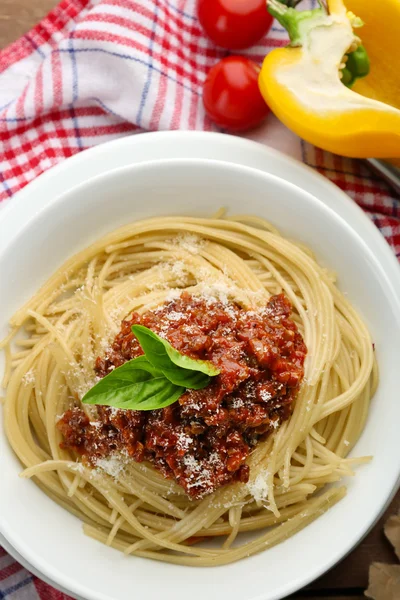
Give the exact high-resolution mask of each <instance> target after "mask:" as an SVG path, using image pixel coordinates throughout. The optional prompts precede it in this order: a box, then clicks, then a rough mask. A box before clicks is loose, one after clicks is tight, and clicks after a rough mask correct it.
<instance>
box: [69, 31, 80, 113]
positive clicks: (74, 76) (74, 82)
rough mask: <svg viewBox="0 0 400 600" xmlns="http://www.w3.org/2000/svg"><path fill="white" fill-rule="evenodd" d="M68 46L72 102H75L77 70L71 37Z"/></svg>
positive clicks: (76, 98) (76, 95)
mask: <svg viewBox="0 0 400 600" xmlns="http://www.w3.org/2000/svg"><path fill="white" fill-rule="evenodd" d="M68 46H69V48H68V49H69V55H70V57H71V66H72V102H76V101H77V100H78V69H77V65H76V56H75V49H74V45H73V41H72V37H71V38H70V39H69V43H68Z"/></svg>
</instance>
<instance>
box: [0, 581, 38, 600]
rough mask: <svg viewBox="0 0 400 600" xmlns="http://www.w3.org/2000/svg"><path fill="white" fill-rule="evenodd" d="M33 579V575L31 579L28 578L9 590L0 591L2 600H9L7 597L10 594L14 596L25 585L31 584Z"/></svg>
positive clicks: (0, 599)
mask: <svg viewBox="0 0 400 600" xmlns="http://www.w3.org/2000/svg"><path fill="white" fill-rule="evenodd" d="M32 579H33V578H32V575H29V577H26V578H25V579H23V580H22V581H20V582H19V583H16V584H14V585H11V586H10V587H9V588H5V589H4V590H0V600H7V596H8V595H9V594H13V593H14V592H17V591H18V590H20V589H21V588H23V587H24V586H25V585H28V583H31V581H32Z"/></svg>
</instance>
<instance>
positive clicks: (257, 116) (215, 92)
mask: <svg viewBox="0 0 400 600" xmlns="http://www.w3.org/2000/svg"><path fill="white" fill-rule="evenodd" d="M259 72H260V67H259V66H258V65H257V64H256V63H255V62H253V61H252V60H250V59H249V58H244V57H243V56H228V57H227V58H223V59H222V60H220V61H219V62H218V63H217V64H216V65H214V66H213V67H212V68H211V69H210V71H209V73H208V75H207V78H206V80H205V82H204V88H203V103H204V108H205V109H206V113H207V114H208V116H209V117H210V119H211V120H212V121H214V123H216V124H217V125H218V126H219V127H222V128H224V129H229V130H231V131H244V130H246V129H251V128H252V127H255V126H256V125H258V124H259V123H261V121H262V120H263V119H264V118H265V117H266V116H267V114H268V112H269V108H268V106H267V105H266V104H265V100H264V99H263V97H262V96H261V92H260V90H259V88H258V74H259Z"/></svg>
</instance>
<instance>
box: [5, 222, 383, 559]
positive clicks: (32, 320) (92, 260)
mask: <svg viewBox="0 0 400 600" xmlns="http://www.w3.org/2000/svg"><path fill="white" fill-rule="evenodd" d="M183 292H185V293H188V294H190V295H191V297H193V298H201V299H206V300H207V301H213V302H217V303H220V304H222V305H229V304H232V303H233V304H234V305H235V306H238V307H241V308H242V309H244V310H246V311H255V312H257V311H259V310H261V309H262V307H265V306H266V305H267V304H268V301H269V300H270V298H271V297H272V296H274V295H277V294H281V293H283V294H284V295H285V296H286V297H287V298H288V299H289V301H290V303H291V304H292V306H293V315H292V319H293V321H294V322H295V323H296V326H297V329H298V331H299V332H300V334H301V335H302V336H303V339H304V342H305V344H306V346H307V349H308V353H307V357H306V361H305V364H304V380H303V383H302V385H301V387H300V391H299V393H298V395H297V398H296V400H295V402H294V406H293V410H292V414H291V416H290V417H289V419H288V420H286V421H284V422H282V423H280V424H279V427H278V428H276V430H275V431H274V432H273V433H272V434H270V435H268V436H267V437H266V439H262V438H260V440H259V441H258V442H257V443H256V444H255V445H254V447H253V448H252V449H251V452H250V453H249V456H248V458H247V460H246V468H247V467H248V481H247V482H245V483H244V482H243V480H242V481H233V482H232V483H229V484H228V485H224V486H223V487H220V488H219V489H215V490H214V491H212V493H210V494H207V495H205V496H204V497H202V496H200V495H199V497H198V498H195V499H193V498H190V497H189V495H187V494H186V493H185V490H184V489H183V487H181V486H180V485H178V484H177V483H176V481H174V480H171V478H166V477H164V476H163V475H162V474H161V473H160V472H159V471H158V470H156V469H155V468H154V467H153V466H152V465H151V464H150V463H148V462H135V461H134V460H129V459H127V458H126V456H125V457H124V456H118V455H110V456H108V457H107V456H105V457H102V458H101V459H99V460H98V461H97V463H96V464H95V465H93V464H89V463H87V462H85V461H82V460H81V459H80V458H79V456H77V455H76V454H75V453H74V452H73V451H72V450H71V449H66V448H65V446H64V448H62V447H60V444H62V441H63V438H62V435H61V432H60V428H59V427H57V422H58V421H60V419H61V418H62V417H63V415H64V414H65V413H66V411H68V410H70V409H72V408H73V407H79V408H80V409H83V410H84V411H85V413H86V415H87V417H88V419H89V420H90V421H92V422H95V421H96V418H97V408H96V407H95V406H88V405H80V399H81V398H82V397H83V395H84V394H85V393H86V391H87V390H88V389H89V388H90V387H92V386H93V384H94V383H95V381H96V372H95V364H96V359H97V357H99V356H105V355H107V352H108V351H109V349H110V346H111V345H112V343H113V340H114V338H115V336H116V334H117V333H118V331H119V324H120V322H121V320H122V319H125V318H127V317H128V316H129V315H130V314H131V313H132V312H133V311H135V312H136V313H138V314H139V315H145V314H146V313H148V312H149V311H156V310H157V309H159V307H160V306H165V305H166V304H168V303H169V302H173V301H176V299H177V298H179V297H180V296H181V294H182V293H183ZM0 347H3V348H4V349H5V354H6V369H5V377H4V386H5V388H6V400H5V406H4V412H5V430H6V435H7V437H8V440H9V442H10V444H11V446H12V448H13V450H14V452H15V453H16V455H17V456H18V458H19V460H20V461H21V463H22V464H23V465H24V467H25V471H24V472H23V474H22V476H24V477H34V479H35V482H36V483H37V485H38V486H39V487H40V488H41V489H42V490H43V491H44V492H45V493H46V494H47V495H48V496H50V497H51V498H52V499H53V500H54V501H56V502H58V503H59V504H60V505H61V506H63V507H64V508H66V509H67V510H69V511H70V512H72V513H73V514H75V515H76V516H78V517H79V518H80V519H81V520H82V521H83V522H84V525H83V527H84V531H85V533H87V534H88V535H90V536H92V537H94V538H95V539H98V540H100V541H102V542H104V543H106V544H109V545H111V546H113V547H115V548H117V549H119V550H121V551H123V552H126V553H128V554H134V555H138V556H142V557H148V558H153V559H157V560H162V561H167V562H172V563H176V564H182V565H197V566H214V565H220V564H226V563H230V562H233V561H236V560H239V559H241V558H243V557H246V556H249V555H251V554H254V553H256V552H259V551H261V550H263V549H265V548H268V547H271V546H273V545H275V544H277V543H279V542H281V541H282V540H284V539H286V538H287V537H289V536H291V535H293V534H294V533H295V532H297V531H299V530H300V529H302V528H303V527H304V526H305V525H307V524H308V523H310V522H311V521H312V520H314V519H315V518H316V517H317V516H319V515H320V514H321V513H322V512H324V511H325V510H327V509H328V508H329V507H330V506H332V505H333V504H335V503H336V502H337V501H338V500H340V499H341V498H342V497H343V496H344V494H345V487H344V486H343V485H339V486H333V485H330V484H332V483H334V482H338V481H340V480H341V479H342V478H343V477H345V476H348V475H352V474H353V471H352V466H353V464H355V463H360V462H364V461H366V460H368V458H360V459H355V458H346V456H347V454H348V452H349V451H350V450H351V449H352V447H353V446H354V444H355V443H356V441H357V439H358V437H359V435H360V434H361V432H362V430H363V427H364V424H365V421H366V418H367V415H368V408H369V403H370V399H371V397H372V396H373V394H374V391H375V388H376V385H377V380H378V377H377V367H376V362H375V359H374V351H373V345H372V342H371V339H370V336H369V333H368V331H367V329H366V327H365V325H364V324H363V322H362V320H361V319H360V317H359V316H358V315H357V313H356V311H355V310H354V309H353V307H352V306H351V305H350V304H349V302H348V301H347V300H346V299H345V298H344V296H343V295H342V294H341V293H340V291H339V290H338V289H337V287H336V285H335V277H334V275H333V274H332V273H331V272H329V271H328V270H326V269H324V268H322V267H321V266H319V265H318V263H317V262H316V261H315V259H314V257H313V255H312V253H311V252H310V251H309V250H308V249H307V248H305V247H303V246H302V245H299V244H296V243H294V242H292V241H289V240H287V239H285V238H284V237H282V236H281V235H280V234H279V232H277V231H276V229H274V228H273V227H272V226H271V225H270V224H269V223H267V222H266V221H264V220H262V219H259V218H256V217H250V216H238V217H230V218H225V217H224V215H223V214H222V213H221V214H219V215H217V216H216V217H215V218H213V219H200V218H189V217H165V218H154V219H148V220H146V221H141V222H137V223H134V224H132V225H128V226H126V227H123V228H121V229H119V230H118V231H115V232H113V233H111V234H109V235H107V236H106V237H104V238H103V239H101V240H99V241H98V242H96V243H95V244H93V245H92V246H90V247H89V248H87V249H86V250H84V251H82V252H80V253H79V254H78V255H76V256H74V257H73V258H71V259H70V260H69V261H68V262H67V263H65V264H64V265H63V266H62V267H61V269H60V270H59V271H57V273H55V274H54V275H53V276H52V277H51V278H50V280H49V281H48V282H47V283H46V284H45V285H44V286H43V287H42V288H41V290H39V292H38V293H37V294H36V295H35V296H34V297H33V298H32V299H31V300H30V301H29V302H28V303H27V304H26V305H25V306H24V307H22V308H21V309H20V310H18V311H17V313H16V314H15V315H14V316H13V318H12V319H11V332H10V334H9V336H8V337H7V338H6V339H5V340H4V341H3V342H2V343H1V345H0ZM278 525H279V526H278ZM252 531H257V532H258V535H257V537H253V536H251V538H250V539H249V538H248V536H245V535H242V534H244V533H245V532H252ZM212 538H216V540H217V541H218V540H221V543H220V544H215V543H214V544H212V545H209V544H197V543H196V542H201V541H204V540H210V539H212Z"/></svg>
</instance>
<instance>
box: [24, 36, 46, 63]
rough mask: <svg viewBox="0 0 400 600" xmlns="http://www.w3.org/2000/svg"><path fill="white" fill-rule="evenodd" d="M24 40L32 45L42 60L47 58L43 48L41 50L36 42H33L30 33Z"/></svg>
mask: <svg viewBox="0 0 400 600" xmlns="http://www.w3.org/2000/svg"><path fill="white" fill-rule="evenodd" d="M24 38H25V39H26V41H27V42H29V43H30V45H31V46H32V48H33V49H34V50H35V51H36V52H37V53H38V54H39V56H41V57H42V58H45V56H46V55H45V53H44V52H43V50H42V49H41V48H39V46H38V45H37V44H36V42H34V41H33V39H32V38H31V37H30V36H29V34H28V33H26V34H25V35H24Z"/></svg>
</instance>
